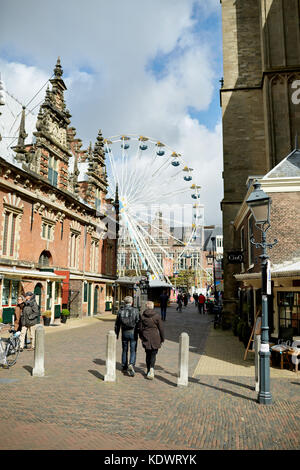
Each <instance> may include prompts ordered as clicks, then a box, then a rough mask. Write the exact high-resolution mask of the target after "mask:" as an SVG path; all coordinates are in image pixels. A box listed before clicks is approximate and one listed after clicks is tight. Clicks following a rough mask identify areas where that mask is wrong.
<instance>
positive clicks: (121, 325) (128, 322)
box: [115, 296, 140, 377]
mask: <svg viewBox="0 0 300 470" xmlns="http://www.w3.org/2000/svg"><path fill="white" fill-rule="evenodd" d="M132 304H133V298H132V297H130V296H127V297H125V299H124V306H123V307H122V308H120V310H119V311H118V314H117V318H116V322H115V333H116V335H117V339H118V338H119V333H120V330H121V331H122V358H121V360H122V370H123V371H124V372H125V371H127V373H128V375H129V376H131V377H134V375H135V370H134V367H135V362H136V349H137V341H138V323H139V320H140V314H139V312H138V310H137V308H135V307H133V306H132ZM128 346H129V349H130V356H129V365H128Z"/></svg>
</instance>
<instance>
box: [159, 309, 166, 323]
mask: <svg viewBox="0 0 300 470" xmlns="http://www.w3.org/2000/svg"><path fill="white" fill-rule="evenodd" d="M160 312H161V319H162V320H165V319H166V315H167V307H160Z"/></svg>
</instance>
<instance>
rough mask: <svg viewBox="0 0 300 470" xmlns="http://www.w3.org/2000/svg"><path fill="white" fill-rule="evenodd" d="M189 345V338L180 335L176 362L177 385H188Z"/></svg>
mask: <svg viewBox="0 0 300 470" xmlns="http://www.w3.org/2000/svg"><path fill="white" fill-rule="evenodd" d="M189 343H190V338H189V335H188V334H187V333H181V335H180V338H179V361H178V369H179V373H178V379H177V386H178V385H184V386H187V385H188V381H189Z"/></svg>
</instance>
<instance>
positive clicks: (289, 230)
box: [267, 192, 300, 264]
mask: <svg viewBox="0 0 300 470" xmlns="http://www.w3.org/2000/svg"><path fill="white" fill-rule="evenodd" d="M269 195H270V196H271V198H272V206H271V227H270V229H269V231H268V238H267V241H268V242H269V243H272V242H273V240H274V238H277V240H278V244H277V245H276V246H274V248H272V250H269V256H270V259H271V261H272V263H273V264H278V263H282V262H283V261H286V260H292V259H293V258H294V257H299V256H300V192H290V193H286V192H285V193H270V194H269Z"/></svg>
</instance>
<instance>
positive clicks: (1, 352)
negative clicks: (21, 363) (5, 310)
mask: <svg viewBox="0 0 300 470" xmlns="http://www.w3.org/2000/svg"><path fill="white" fill-rule="evenodd" d="M4 326H6V325H5V324H4V323H0V331H1V329H2V328H3V327H4ZM9 333H10V336H9V338H7V339H3V338H2V337H1V338H0V365H2V367H4V368H6V369H8V368H9V367H12V366H13V365H14V364H15V363H16V362H17V359H18V356H19V353H20V334H21V332H20V331H15V329H14V326H13V325H11V328H10V330H9Z"/></svg>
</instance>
